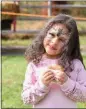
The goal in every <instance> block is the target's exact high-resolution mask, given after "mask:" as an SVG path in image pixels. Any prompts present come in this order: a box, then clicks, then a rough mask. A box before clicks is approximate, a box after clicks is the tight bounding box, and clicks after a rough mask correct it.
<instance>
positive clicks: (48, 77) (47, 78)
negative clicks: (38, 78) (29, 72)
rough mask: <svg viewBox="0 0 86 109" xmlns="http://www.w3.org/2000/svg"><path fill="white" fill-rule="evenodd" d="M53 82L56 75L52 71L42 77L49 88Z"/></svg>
mask: <svg viewBox="0 0 86 109" xmlns="http://www.w3.org/2000/svg"><path fill="white" fill-rule="evenodd" d="M53 80H55V76H54V73H53V72H51V71H47V72H45V73H44V74H43V76H42V82H43V84H44V85H46V86H49V84H50V83H51V82H53Z"/></svg>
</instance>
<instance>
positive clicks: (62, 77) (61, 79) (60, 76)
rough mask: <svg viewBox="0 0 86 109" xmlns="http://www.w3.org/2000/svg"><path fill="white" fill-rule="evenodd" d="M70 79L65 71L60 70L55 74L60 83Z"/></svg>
mask: <svg viewBox="0 0 86 109" xmlns="http://www.w3.org/2000/svg"><path fill="white" fill-rule="evenodd" d="M67 79H68V76H67V75H66V74H65V72H63V71H60V72H58V73H57V74H55V80H56V82H57V83H59V84H61V85H62V84H64V83H65V82H66V81H67Z"/></svg>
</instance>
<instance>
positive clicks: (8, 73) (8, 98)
mask: <svg viewBox="0 0 86 109" xmlns="http://www.w3.org/2000/svg"><path fill="white" fill-rule="evenodd" d="M83 58H84V63H85V66H86V56H83ZM26 66H27V62H26V61H25V59H24V57H23V56H2V108H30V107H31V105H24V104H23V102H22V100H21V90H22V83H23V80H24V75H25V70H26ZM78 107H83V108H86V105H84V104H82V103H78Z"/></svg>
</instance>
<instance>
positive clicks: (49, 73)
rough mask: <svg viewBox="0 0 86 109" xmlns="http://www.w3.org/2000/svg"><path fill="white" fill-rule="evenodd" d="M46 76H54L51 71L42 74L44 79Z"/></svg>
mask: <svg viewBox="0 0 86 109" xmlns="http://www.w3.org/2000/svg"><path fill="white" fill-rule="evenodd" d="M48 75H54V74H53V72H51V71H47V72H45V73H44V74H43V76H44V77H47V76H48Z"/></svg>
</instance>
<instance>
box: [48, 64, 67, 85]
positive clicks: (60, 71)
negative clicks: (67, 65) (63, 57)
mask: <svg viewBox="0 0 86 109" xmlns="http://www.w3.org/2000/svg"><path fill="white" fill-rule="evenodd" d="M49 69H51V70H55V72H54V75H55V81H56V82H57V83H59V84H63V83H65V82H66V81H67V79H68V77H67V75H66V73H65V72H64V68H63V67H62V66H60V65H57V64H55V65H52V66H49Z"/></svg>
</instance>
